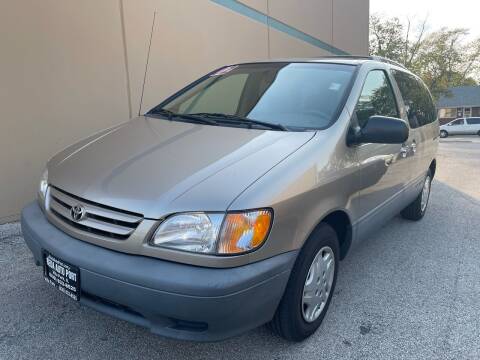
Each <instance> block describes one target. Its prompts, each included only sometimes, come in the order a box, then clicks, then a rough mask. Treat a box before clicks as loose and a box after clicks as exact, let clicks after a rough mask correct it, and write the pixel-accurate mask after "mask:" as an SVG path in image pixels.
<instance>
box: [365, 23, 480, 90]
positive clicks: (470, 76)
mask: <svg viewBox="0 0 480 360" xmlns="http://www.w3.org/2000/svg"><path fill="white" fill-rule="evenodd" d="M426 25H427V20H425V21H423V22H422V23H420V24H419V25H417V26H416V27H415V26H412V24H411V22H410V21H409V20H408V21H407V22H406V24H404V23H402V22H401V21H400V19H398V18H396V17H394V18H386V19H382V18H380V17H379V16H377V15H373V16H372V17H371V19H370V54H371V55H377V56H383V57H387V58H389V59H392V60H395V61H398V62H400V63H402V64H404V65H405V66H406V67H407V68H409V69H410V70H412V71H413V72H414V73H416V74H418V75H419V76H421V77H422V79H423V80H424V81H425V83H426V84H427V85H428V87H429V88H430V91H431V92H432V95H433V96H434V97H435V98H438V97H439V96H441V95H444V94H448V88H450V87H453V86H461V85H477V84H478V80H479V78H480V39H476V40H473V41H468V40H467V36H468V30H467V29H447V28H441V29H439V30H436V31H432V32H427V31H426V28H427V26H426Z"/></svg>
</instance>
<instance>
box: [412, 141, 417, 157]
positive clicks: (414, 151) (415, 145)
mask: <svg viewBox="0 0 480 360" xmlns="http://www.w3.org/2000/svg"><path fill="white" fill-rule="evenodd" d="M410 147H411V148H412V152H413V153H414V154H415V153H416V152H417V143H416V142H415V140H414V141H413V142H412V145H410Z"/></svg>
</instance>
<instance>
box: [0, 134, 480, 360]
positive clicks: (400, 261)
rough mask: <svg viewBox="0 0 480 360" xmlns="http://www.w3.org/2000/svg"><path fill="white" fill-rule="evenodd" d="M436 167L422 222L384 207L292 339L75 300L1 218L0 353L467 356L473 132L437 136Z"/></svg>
mask: <svg viewBox="0 0 480 360" xmlns="http://www.w3.org/2000/svg"><path fill="white" fill-rule="evenodd" d="M438 167H439V170H438V178H437V179H436V181H435V182H434V185H433V193H432V198H431V203H430V208H429V211H428V213H427V215H426V217H425V218H424V219H423V221H421V222H418V223H412V222H408V221H405V220H402V219H400V218H395V219H394V220H392V221H391V222H390V223H388V224H387V225H386V226H385V227H384V228H383V229H382V230H381V231H379V232H378V233H377V234H376V236H374V237H372V238H370V239H369V240H368V241H366V242H365V243H364V244H362V246H359V247H357V248H355V249H353V251H352V252H351V253H350V254H349V256H348V257H347V259H346V260H345V261H343V262H342V263H341V269H340V273H339V278H338V284H337V288H336V291H335V295H334V299H333V302H332V305H331V307H330V310H329V312H328V314H327V316H326V318H325V321H324V323H323V325H322V327H321V328H320V330H319V331H318V332H317V333H316V334H315V335H314V336H313V337H311V338H310V339H308V340H307V341H305V342H304V343H301V344H291V343H287V342H285V341H283V340H281V339H279V338H276V337H274V336H273V335H271V334H270V333H269V332H268V331H267V330H266V329H265V328H260V329H257V330H254V331H251V332H249V333H247V334H245V335H243V336H240V337H236V338H234V339H231V340H228V341H225V342H219V343H213V344H197V343H189V342H178V341H172V340H165V339H163V338H160V337H157V336H154V335H152V334H150V333H149V332H147V331H146V330H144V329H142V328H139V327H137V326H134V325H130V324H128V323H125V322H123V321H119V320H115V319H112V318H110V317H108V316H104V315H101V314H98V313H96V312H95V311H93V310H90V309H87V308H84V307H80V306H79V305H78V304H77V303H74V302H73V301H70V300H69V299H68V298H67V297H66V296H64V295H62V294H61V293H59V292H57V291H55V290H54V289H52V288H51V287H50V286H49V285H47V284H46V283H44V281H43V279H42V274H41V270H40V269H39V268H37V267H35V266H34V265H33V262H32V257H31V255H30V253H29V251H28V249H27V248H26V246H25V245H24V242H23V239H22V236H21V232H20V228H19V226H18V224H9V225H3V226H0V309H1V312H0V358H1V359H36V358H45V359H70V358H74V359H78V358H82V359H83V358H84V359H143V358H145V359H150V358H157V359H187V358H188V359H212V358H213V359H222V358H224V359H233V358H235V359H257V358H258V359H478V358H480V340H479V339H480V301H479V300H478V299H480V281H479V279H480V261H479V259H480V241H479V240H480V236H479V234H480V185H479V184H480V182H479V180H480V177H479V175H480V174H479V172H478V171H479V169H480V141H478V139H476V138H471V139H470V138H468V139H466V140H465V139H463V138H461V139H457V140H455V139H453V138H449V139H447V140H445V141H443V140H442V143H441V146H440V154H439V164H438ZM473 177H474V178H473ZM471 178H472V179H471Z"/></svg>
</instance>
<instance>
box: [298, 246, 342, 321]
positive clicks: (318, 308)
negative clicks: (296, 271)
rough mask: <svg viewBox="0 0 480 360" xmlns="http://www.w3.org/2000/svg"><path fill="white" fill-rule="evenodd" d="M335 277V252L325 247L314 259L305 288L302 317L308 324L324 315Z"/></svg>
mask: <svg viewBox="0 0 480 360" xmlns="http://www.w3.org/2000/svg"><path fill="white" fill-rule="evenodd" d="M334 275H335V257H334V256H333V250H332V249H331V248H330V247H328V246H324V247H323V248H321V249H320V251H319V252H318V253H317V255H316V256H315V258H314V259H313V262H312V265H310V270H308V274H307V279H306V280H305V285H304V286H303V296H302V315H303V319H304V320H305V321H306V322H309V323H311V322H314V321H315V320H317V319H318V317H319V316H320V314H321V313H322V311H323V309H324V308H325V305H326V304H327V301H328V298H329V296H330V291H331V289H332V285H333V277H334Z"/></svg>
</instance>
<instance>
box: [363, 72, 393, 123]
mask: <svg viewBox="0 0 480 360" xmlns="http://www.w3.org/2000/svg"><path fill="white" fill-rule="evenodd" d="M355 114H356V116H357V120H358V124H359V125H360V127H364V126H365V124H366V123H367V121H368V119H369V118H370V117H371V116H373V115H381V116H389V117H396V118H398V117H399V114H398V107H397V102H396V100H395V95H394V93H393V90H392V86H391V85H390V81H389V80H388V78H387V75H386V73H385V71H383V70H373V71H371V72H370V73H369V74H368V75H367V78H366V79H365V83H364V84H363V89H362V93H361V95H360V99H359V100H358V103H357V106H356V108H355Z"/></svg>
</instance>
